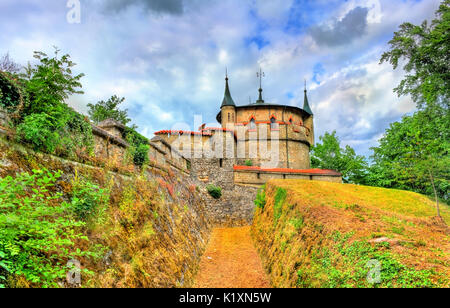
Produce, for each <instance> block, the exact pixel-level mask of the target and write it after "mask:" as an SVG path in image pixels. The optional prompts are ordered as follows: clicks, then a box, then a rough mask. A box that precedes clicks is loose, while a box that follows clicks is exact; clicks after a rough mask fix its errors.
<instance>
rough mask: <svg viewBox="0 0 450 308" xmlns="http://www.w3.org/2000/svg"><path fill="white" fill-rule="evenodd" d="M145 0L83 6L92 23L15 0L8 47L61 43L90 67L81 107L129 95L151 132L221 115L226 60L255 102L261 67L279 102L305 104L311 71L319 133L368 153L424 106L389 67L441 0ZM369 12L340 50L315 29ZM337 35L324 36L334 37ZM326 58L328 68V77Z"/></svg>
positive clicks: (22, 49) (1, 22)
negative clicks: (403, 39) (390, 50)
mask: <svg viewBox="0 0 450 308" xmlns="http://www.w3.org/2000/svg"><path fill="white" fill-rule="evenodd" d="M133 2H134V3H135V5H132V6H127V5H125V6H124V5H122V4H124V2H123V1H116V5H119V8H120V9H119V10H116V11H115V13H113V14H111V13H109V14H105V10H104V0H97V1H91V2H88V1H83V2H82V23H81V24H80V25H69V24H67V23H66V21H65V15H66V13H67V12H66V7H65V5H64V3H62V2H61V1H46V2H45V3H44V2H42V1H37V0H24V1H21V3H20V4H19V3H18V2H17V1H14V0H3V1H2V2H1V3H0V28H1V29H4V31H2V33H0V42H1V43H0V54H2V53H5V52H7V51H9V52H10V54H11V56H12V57H13V58H15V59H16V60H17V61H19V62H21V63H26V61H27V60H30V59H32V51H33V50H45V51H48V52H51V50H52V49H51V45H57V46H58V47H60V48H61V49H62V51H63V52H65V53H66V52H67V53H69V54H70V55H71V56H72V58H73V60H74V61H75V62H76V63H78V64H79V65H78V66H77V67H76V72H84V73H85V74H86V77H85V78H84V79H83V84H84V87H83V89H84V91H85V92H86V93H85V95H81V96H78V95H77V96H74V97H72V98H71V99H70V100H69V103H70V104H71V106H74V107H75V108H77V109H78V110H80V111H83V112H86V104H87V103H89V102H96V101H98V100H101V99H107V98H109V97H110V96H111V95H113V94H117V95H120V96H125V97H126V103H125V105H124V107H125V108H128V109H129V111H130V115H131V116H132V118H133V122H134V123H136V124H138V126H139V127H140V130H141V132H142V133H144V134H145V135H147V136H149V137H151V134H152V132H154V131H156V130H160V129H165V128H170V127H172V126H173V124H174V123H175V122H179V121H186V122H188V123H191V122H192V121H193V115H194V114H202V115H203V119H204V121H205V122H212V121H214V119H215V116H216V114H217V112H218V110H219V107H220V103H221V101H222V98H223V90H224V74H225V67H228V70H229V75H230V87H231V93H232V96H233V98H234V100H235V101H236V102H237V103H238V104H246V103H248V99H249V96H250V97H252V100H253V101H254V100H255V99H256V96H257V94H258V93H257V88H258V80H257V78H256V74H255V73H256V71H257V70H258V68H259V66H262V67H263V69H264V71H265V72H266V76H267V77H266V78H265V80H264V81H263V83H264V96H265V99H266V101H269V102H277V103H282V104H292V105H297V106H302V105H303V80H304V79H305V78H306V79H307V80H308V88H309V90H310V92H309V95H310V102H311V104H312V106H313V107H312V108H313V111H314V112H315V115H316V129H317V133H318V134H317V135H320V134H321V133H323V132H325V131H332V130H336V131H337V133H338V135H339V136H340V137H341V140H343V143H344V144H350V145H352V146H355V148H356V150H357V151H359V152H361V153H364V154H367V153H368V148H369V147H370V146H374V145H375V144H376V142H377V140H378V138H379V137H380V135H381V134H382V133H383V131H384V130H385V129H386V127H387V126H388V124H389V123H390V122H392V121H395V120H398V119H399V118H400V117H401V115H403V114H405V113H408V112H411V111H412V110H414V105H413V104H412V102H411V100H410V99H409V98H407V97H402V98H398V97H397V96H396V94H394V93H393V92H392V89H393V88H394V87H395V86H396V85H397V84H398V82H399V81H400V80H401V78H402V72H401V71H400V70H399V71H396V72H393V71H392V68H391V67H390V66H389V65H387V64H384V65H379V64H378V61H379V58H380V56H381V54H382V52H383V51H384V50H386V49H387V44H386V43H387V41H388V40H389V39H390V38H391V37H392V35H393V32H394V31H396V30H397V27H398V25H399V24H401V23H402V22H405V21H411V22H413V23H420V22H421V21H422V20H423V19H427V18H428V19H429V18H432V17H433V16H434V15H433V14H434V11H435V10H436V8H437V7H438V5H439V3H440V1H439V0H422V1H415V0H407V1H401V2H400V1H391V0H367V1H363V0H349V1H338V0H332V1H331V2H330V1H328V0H320V1H313V2H308V3H306V2H305V3H303V4H302V5H301V6H299V7H300V9H301V10H300V13H299V14H297V15H295V16H294V17H292V16H291V15H292V14H291V13H292V11H291V10H290V9H291V5H293V4H294V3H295V2H297V1H292V0H290V1H285V0H277V1H263V0H261V1H253V0H248V1H199V0H196V1H193V0H190V1H181V0H180V1H178V0H175V1H171V2H170V3H169V2H167V3H163V2H157V3H156V2H155V3H156V4H158V5H160V6H152V5H153V4H152V5H148V3H150V2H148V1H138V0H133ZM139 3H140V4H139ZM145 5H147V6H146V8H147V9H146V10H144V9H143V8H144V6H145ZM357 7H360V8H366V9H367V15H366V16H364V14H359V15H357V16H353V17H357V18H356V19H354V20H353V21H355V22H356V24H357V25H360V26H363V25H365V28H364V29H363V30H364V31H362V32H361V31H360V32H359V34H360V35H353V37H352V40H350V39H347V38H345V37H343V36H342V35H341V37H340V38H339V44H338V45H337V44H334V45H332V44H331V45H332V46H330V44H324V41H323V40H322V41H321V42H322V43H321V44H319V43H318V41H317V37H314V36H313V35H312V34H311V33H312V32H311V29H314V27H323V26H324V25H325V26H326V25H329V26H330V27H333V26H336V25H337V24H338V22H339V21H342V20H343V19H344V18H345V17H346V16H348V14H349V13H350V12H352V11H353V12H355V11H354V10H355V8H357ZM156 11H158V14H155V12H156ZM359 13H363V11H361V10H360V12H359ZM363 17H364V18H363ZM292 18H294V19H293V20H292ZM288 21H289V22H294V23H296V24H297V28H296V29H297V30H296V31H287V30H286V29H287V26H288V25H287V22H288ZM350 21H351V20H350ZM350 21H349V22H348V23H346V24H344V25H341V28H339V29H340V32H339V33H340V34H342V33H343V31H344V30H346V29H347V28H348V27H349V25H351V24H353V23H352V22H350ZM364 21H365V22H366V24H364V23H363V22H364ZM317 29H318V28H317ZM321 29H322V30H323V29H326V28H321ZM328 30H329V29H328ZM341 30H342V31H341ZM347 30H348V29H347ZM350 30H351V29H350ZM344 32H345V31H344ZM350 32H351V31H350ZM323 33H328V34H329V33H331V32H326V31H325V32H322V34H323ZM328 34H327V35H328ZM327 35H325V36H324V37H323V38H324V39H326V38H327V37H328V39H330V36H329V35H328V36H327ZM331 39H336V38H333V37H331ZM318 64H320V65H321V67H322V68H323V73H321V74H320V77H317V80H320V83H319V84H316V83H314V82H313V78H314V76H315V68H316V67H317V65H318ZM191 126H193V124H191ZM192 129H194V127H192Z"/></svg>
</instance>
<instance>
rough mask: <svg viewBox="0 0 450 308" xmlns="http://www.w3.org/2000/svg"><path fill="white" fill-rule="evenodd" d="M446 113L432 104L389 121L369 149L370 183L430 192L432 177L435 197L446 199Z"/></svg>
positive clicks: (449, 146)
mask: <svg viewBox="0 0 450 308" xmlns="http://www.w3.org/2000/svg"><path fill="white" fill-rule="evenodd" d="M449 116H450V115H449V113H448V112H446V111H445V110H443V109H442V108H439V107H435V108H429V109H427V110H423V111H418V112H417V113H415V114H414V115H412V116H405V117H403V119H402V121H400V122H395V123H392V124H391V125H390V127H389V128H388V129H387V130H386V133H385V135H384V137H383V138H382V139H381V140H380V145H379V146H378V147H375V148H373V149H372V150H373V151H374V154H373V156H372V159H373V161H374V164H373V165H372V166H371V167H370V173H369V177H368V182H369V184H371V185H374V186H382V187H389V188H399V189H407V190H413V191H416V192H420V193H424V194H428V195H431V194H432V193H433V188H432V182H431V179H430V176H432V178H433V181H434V182H435V186H436V190H437V194H438V196H439V197H440V198H442V199H444V200H449V198H450V196H449V195H448V191H449V187H450V158H449V155H448V153H449V150H450V136H449V130H448V124H449V123H450V117H449Z"/></svg>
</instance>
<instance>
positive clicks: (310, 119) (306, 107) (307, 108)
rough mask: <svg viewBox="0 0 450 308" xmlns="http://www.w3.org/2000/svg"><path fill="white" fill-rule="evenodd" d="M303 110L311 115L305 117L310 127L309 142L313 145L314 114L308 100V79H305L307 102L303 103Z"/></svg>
mask: <svg viewBox="0 0 450 308" xmlns="http://www.w3.org/2000/svg"><path fill="white" fill-rule="evenodd" d="M303 110H304V111H305V112H306V113H308V114H309V115H310V116H309V117H308V118H306V119H305V126H306V127H308V128H309V129H310V131H309V136H308V139H309V142H310V144H311V146H312V145H314V143H315V140H314V114H313V112H312V110H311V107H310V106H309V100H308V90H307V89H306V81H305V102H304V105H303Z"/></svg>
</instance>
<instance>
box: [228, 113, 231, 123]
mask: <svg viewBox="0 0 450 308" xmlns="http://www.w3.org/2000/svg"><path fill="white" fill-rule="evenodd" d="M230 121H231V114H230V113H228V122H230Z"/></svg>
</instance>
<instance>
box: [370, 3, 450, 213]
mask: <svg viewBox="0 0 450 308" xmlns="http://www.w3.org/2000/svg"><path fill="white" fill-rule="evenodd" d="M389 44H390V47H391V48H390V50H389V51H387V52H385V53H384V54H383V55H382V57H381V60H380V63H383V62H388V61H389V63H391V64H392V66H393V68H394V69H396V68H397V67H398V65H399V62H400V61H405V63H406V64H405V65H404V67H403V68H404V70H405V71H406V73H407V75H406V76H405V79H403V80H402V81H401V82H400V85H399V86H398V87H397V88H395V89H394V91H395V92H397V94H398V95H399V96H401V95H411V97H412V99H413V101H414V102H415V103H416V104H417V107H418V109H419V111H418V112H416V113H415V114H414V115H413V116H410V117H404V118H403V119H402V121H401V122H396V123H393V124H391V127H390V128H389V129H388V130H387V131H386V134H385V136H384V137H383V138H382V139H381V141H380V146H379V147H377V148H374V149H373V150H374V155H373V159H374V165H373V166H372V167H371V169H370V175H369V178H370V181H371V182H373V183H375V185H382V186H385V187H397V188H403V189H411V190H414V191H418V192H422V193H428V194H430V193H434V195H435V198H436V208H437V212H438V216H439V203H438V195H439V196H440V197H442V198H444V199H445V200H448V198H449V196H448V192H447V190H448V187H449V178H450V177H449V175H450V172H449V167H448V166H449V165H450V161H449V157H448V152H449V130H448V127H449V123H450V115H449V102H450V0H444V1H443V2H442V3H441V5H440V6H439V9H438V10H437V12H436V18H435V19H434V20H433V21H432V22H431V25H428V23H427V21H424V22H423V23H422V24H421V25H420V26H417V25H413V24H411V23H403V24H402V25H400V30H399V31H398V32H395V33H394V37H393V39H392V40H391V41H390V42H389Z"/></svg>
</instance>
